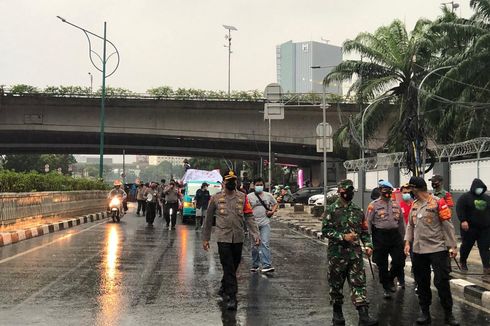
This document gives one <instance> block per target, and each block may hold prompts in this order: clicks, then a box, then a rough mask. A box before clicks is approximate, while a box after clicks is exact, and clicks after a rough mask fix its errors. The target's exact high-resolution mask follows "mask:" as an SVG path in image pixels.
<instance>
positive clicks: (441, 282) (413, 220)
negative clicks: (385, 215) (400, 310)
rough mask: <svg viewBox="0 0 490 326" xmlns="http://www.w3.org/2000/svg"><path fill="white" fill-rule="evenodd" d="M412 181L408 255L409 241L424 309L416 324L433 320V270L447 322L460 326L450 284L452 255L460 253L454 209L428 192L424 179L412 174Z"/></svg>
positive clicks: (422, 308) (406, 248) (421, 306)
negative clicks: (457, 246)
mask: <svg viewBox="0 0 490 326" xmlns="http://www.w3.org/2000/svg"><path fill="white" fill-rule="evenodd" d="M409 184H410V187H411V191H412V193H413V195H414V196H415V198H416V199H415V201H414V203H413V206H412V209H411V210H410V216H409V221H408V225H407V231H406V234H405V255H406V256H408V255H409V254H410V248H411V245H410V243H413V261H412V265H413V272H414V276H415V281H416V282H417V286H418V290H417V294H418V297H419V304H420V310H421V312H420V316H419V317H418V318H417V324H420V325H428V324H430V323H431V321H432V318H431V315H430V304H431V301H432V291H431V288H430V281H431V273H432V270H433V271H434V285H435V286H436V288H437V292H438V293H439V298H440V300H441V305H442V307H443V309H444V313H445V323H446V325H451V326H457V325H459V323H458V322H457V321H456V319H455V318H454V316H453V298H452V294H451V287H450V285H449V272H450V270H449V269H450V261H449V258H455V257H456V255H457V251H456V249H457V248H456V234H455V233H454V226H453V224H452V222H451V210H450V209H449V207H448V205H447V204H446V201H445V200H444V199H443V198H438V197H436V196H434V195H432V194H430V193H429V192H427V183H426V182H425V180H424V179H423V178H421V177H411V178H410V181H409Z"/></svg>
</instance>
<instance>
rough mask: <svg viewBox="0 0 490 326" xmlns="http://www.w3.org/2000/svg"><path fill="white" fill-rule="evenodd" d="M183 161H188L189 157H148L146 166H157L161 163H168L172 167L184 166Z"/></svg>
mask: <svg viewBox="0 0 490 326" xmlns="http://www.w3.org/2000/svg"><path fill="white" fill-rule="evenodd" d="M185 159H190V157H182V156H149V157H148V164H149V165H158V164H160V163H162V162H165V161H166V162H170V163H172V164H174V165H180V164H184V160H185Z"/></svg>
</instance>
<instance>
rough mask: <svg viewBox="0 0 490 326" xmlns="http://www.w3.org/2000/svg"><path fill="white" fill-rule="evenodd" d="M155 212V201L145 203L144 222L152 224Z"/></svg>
mask: <svg viewBox="0 0 490 326" xmlns="http://www.w3.org/2000/svg"><path fill="white" fill-rule="evenodd" d="M156 214H157V203H152V202H147V203H146V223H149V224H153V221H155V216H156Z"/></svg>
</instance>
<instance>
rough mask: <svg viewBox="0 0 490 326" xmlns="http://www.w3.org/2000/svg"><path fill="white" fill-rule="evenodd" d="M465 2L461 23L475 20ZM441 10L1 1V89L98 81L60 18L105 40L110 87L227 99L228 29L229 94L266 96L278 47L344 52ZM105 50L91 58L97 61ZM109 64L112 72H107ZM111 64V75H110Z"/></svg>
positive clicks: (416, 0)
mask: <svg viewBox="0 0 490 326" xmlns="http://www.w3.org/2000/svg"><path fill="white" fill-rule="evenodd" d="M468 2H469V1H468V0H464V1H463V0H462V1H460V3H461V7H460V8H459V9H458V10H457V12H458V14H461V15H463V16H469V15H470V13H471V11H470V8H469V7H468V4H467V3H468ZM440 6H441V1H435V0H410V1H408V0H303V1H298V0H227V1H225V0H192V1H190V0H69V1H67V0H0V21H1V22H2V23H1V24H0V39H1V42H0V49H1V52H0V53H1V55H0V85H13V84H21V83H22V84H29V85H34V86H38V87H45V86H47V85H81V86H89V85H90V78H89V75H88V73H89V72H91V73H92V74H93V76H94V89H96V88H98V87H99V86H100V84H101V74H100V73H99V72H98V71H97V70H95V68H93V67H92V64H91V63H90V60H89V58H88V45H87V44H88V43H87V41H86V38H85V36H84V35H83V33H82V32H81V31H80V30H77V29H75V28H73V27H71V26H69V25H67V24H64V23H62V22H61V21H60V20H58V19H57V18H56V16H57V15H59V16H61V17H63V18H65V19H67V20H69V21H71V22H72V23H74V24H76V25H79V26H82V27H84V28H86V29H88V30H90V31H93V32H95V33H98V34H102V33H103V22H104V21H107V36H108V39H109V40H111V41H112V42H113V43H114V44H116V46H117V47H118V49H119V52H120V55H121V64H120V66H119V68H118V70H117V71H116V72H115V74H114V75H113V76H111V77H109V78H108V80H107V82H108V84H109V85H110V86H114V87H124V88H128V89H131V90H133V91H136V92H141V93H143V92H145V91H146V90H147V89H148V88H152V87H158V86H164V85H169V86H172V87H174V88H178V87H186V88H201V89H212V90H226V89H227V48H225V47H224V44H225V43H226V40H225V38H224V36H225V29H224V28H223V26H222V25H223V24H227V25H233V26H235V27H236V28H237V29H238V31H237V32H234V33H233V35H232V50H233V54H232V78H231V79H232V89H239V90H251V89H260V90H263V89H264V87H265V86H266V85H267V84H269V83H271V82H275V81H276V71H275V68H276V66H275V60H276V59H275V46H276V45H278V44H280V43H283V42H286V41H288V40H293V41H307V40H316V41H321V39H322V38H323V39H327V40H329V43H330V44H334V45H341V44H342V43H343V42H344V41H345V40H346V39H349V38H354V37H355V36H356V35H357V34H358V33H360V32H365V31H368V32H373V31H374V30H375V29H376V28H377V27H379V26H381V25H383V24H388V23H390V22H391V21H392V20H393V19H395V18H398V19H401V20H402V21H405V22H406V24H407V26H409V27H410V28H411V27H413V25H414V23H415V22H416V20H417V19H418V18H421V17H425V18H435V17H437V16H438V15H439V14H440ZM101 45H102V43H101V42H95V43H94V48H95V49H97V50H98V51H100V53H101V52H102V51H101ZM111 61H112V62H111ZM111 61H109V68H108V69H109V70H110V69H111V68H113V66H111V63H112V64H113V63H114V60H112V59H111Z"/></svg>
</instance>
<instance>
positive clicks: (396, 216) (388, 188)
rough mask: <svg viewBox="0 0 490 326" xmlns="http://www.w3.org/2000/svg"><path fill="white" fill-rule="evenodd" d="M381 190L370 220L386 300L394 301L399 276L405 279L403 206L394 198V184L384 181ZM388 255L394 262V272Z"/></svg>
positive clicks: (375, 257) (370, 209)
mask: <svg viewBox="0 0 490 326" xmlns="http://www.w3.org/2000/svg"><path fill="white" fill-rule="evenodd" d="M379 188H380V193H381V196H380V197H379V198H378V199H376V200H374V201H372V202H371V203H370V204H369V206H368V209H367V213H366V219H367V221H368V225H369V229H370V231H371V235H372V238H373V244H374V253H373V261H374V262H375V263H376V265H378V271H379V282H380V283H381V284H382V285H383V289H384V297H385V299H390V298H391V292H395V291H396V288H395V285H394V282H393V281H394V279H395V277H396V278H398V280H400V279H403V273H404V270H403V269H404V267H405V255H404V253H403V238H404V236H405V222H404V220H403V215H402V211H401V208H400V205H399V204H398V202H397V201H396V200H393V199H392V193H393V186H392V185H391V183H390V182H388V181H384V180H383V181H381V182H380V183H379ZM388 256H391V260H392V261H391V269H390V270H388Z"/></svg>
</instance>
